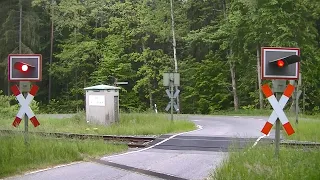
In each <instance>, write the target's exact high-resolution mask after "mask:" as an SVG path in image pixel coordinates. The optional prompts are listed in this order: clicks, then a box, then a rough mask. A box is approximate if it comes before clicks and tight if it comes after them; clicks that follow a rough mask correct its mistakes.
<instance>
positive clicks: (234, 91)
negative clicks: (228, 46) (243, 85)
mask: <svg viewBox="0 0 320 180" xmlns="http://www.w3.org/2000/svg"><path fill="white" fill-rule="evenodd" d="M229 64H230V73H231V82H232V94H233V104H234V110H235V111H237V110H239V100H238V94H237V82H236V72H235V64H234V62H232V61H230V60H229Z"/></svg>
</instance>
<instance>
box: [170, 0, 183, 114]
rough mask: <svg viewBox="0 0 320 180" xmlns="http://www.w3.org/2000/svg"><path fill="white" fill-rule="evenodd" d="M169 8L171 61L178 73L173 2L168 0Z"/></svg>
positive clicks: (178, 103) (176, 87) (178, 102)
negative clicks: (171, 46)
mask: <svg viewBox="0 0 320 180" xmlns="http://www.w3.org/2000/svg"><path fill="white" fill-rule="evenodd" d="M170 6H171V29H172V45H173V60H174V72H176V73H177V72H178V61H177V49H176V46H177V43H176V36H175V30H174V15H173V12H174V11H173V0H170ZM175 89H176V91H177V90H178V86H175ZM177 105H178V107H179V109H181V108H180V101H179V96H178V97H177Z"/></svg>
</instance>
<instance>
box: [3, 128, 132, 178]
mask: <svg viewBox="0 0 320 180" xmlns="http://www.w3.org/2000/svg"><path fill="white" fill-rule="evenodd" d="M0 142H1V145H0V178H2V177H5V176H9V175H13V174H19V173H22V172H25V171H29V170H33V169H38V168H46V167H51V166H53V165H57V164H63V163H69V162H72V161H80V160H85V159H87V158H93V157H97V156H101V155H106V154H112V153H118V152H123V151H126V150H127V146H126V145H116V144H111V143H105V142H103V141H102V140H82V141H80V140H69V139H53V138H44V137H37V136H31V135H30V136H29V142H30V144H29V146H26V145H25V144H24V137H23V136H22V135H10V136H9V135H1V134H0Z"/></svg>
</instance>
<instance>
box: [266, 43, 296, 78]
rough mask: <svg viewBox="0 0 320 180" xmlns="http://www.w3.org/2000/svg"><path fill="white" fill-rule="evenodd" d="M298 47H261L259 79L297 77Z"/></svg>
mask: <svg viewBox="0 0 320 180" xmlns="http://www.w3.org/2000/svg"><path fill="white" fill-rule="evenodd" d="M299 62H300V49H299V48H272V47H263V48H261V74H262V75H261V79H292V80H294V79H299V68H300V64H299Z"/></svg>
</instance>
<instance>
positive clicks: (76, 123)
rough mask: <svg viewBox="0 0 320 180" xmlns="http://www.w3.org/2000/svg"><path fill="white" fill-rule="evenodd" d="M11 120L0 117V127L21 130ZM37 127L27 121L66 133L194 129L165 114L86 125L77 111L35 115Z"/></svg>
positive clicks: (133, 115)
mask: <svg viewBox="0 0 320 180" xmlns="http://www.w3.org/2000/svg"><path fill="white" fill-rule="evenodd" d="M12 121H13V118H12V119H4V120H1V119H0V129H12V130H21V131H22V130H23V129H24V125H23V121H22V122H21V124H20V126H19V127H18V128H14V127H13V126H12V125H11V124H12ZM39 122H40V126H38V127H37V128H34V127H33V126H32V124H31V123H30V125H29V129H30V131H45V132H69V133H86V134H109V135H160V134H167V133H178V132H184V131H190V130H194V129H196V127H195V124H194V123H193V122H191V121H187V120H174V121H173V122H171V121H170V120H169V115H168V114H151V113H130V114H124V113H121V116H120V122H119V123H115V124H113V125H110V126H103V125H94V124H88V123H87V122H86V120H85V114H84V113H81V114H77V115H76V116H75V117H72V118H65V119H51V118H41V117H40V118H39Z"/></svg>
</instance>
